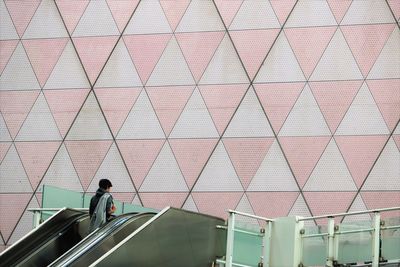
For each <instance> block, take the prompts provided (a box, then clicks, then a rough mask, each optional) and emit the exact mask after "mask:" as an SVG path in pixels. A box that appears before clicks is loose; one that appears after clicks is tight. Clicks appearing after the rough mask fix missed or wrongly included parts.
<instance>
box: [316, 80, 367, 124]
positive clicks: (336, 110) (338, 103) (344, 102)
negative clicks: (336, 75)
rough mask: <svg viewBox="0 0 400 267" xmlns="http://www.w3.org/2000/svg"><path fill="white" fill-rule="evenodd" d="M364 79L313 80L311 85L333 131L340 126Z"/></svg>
mask: <svg viewBox="0 0 400 267" xmlns="http://www.w3.org/2000/svg"><path fill="white" fill-rule="evenodd" d="M361 85H362V81H361V80H359V81H334V82H311V83H310V87H311V90H312V92H313V94H314V97H315V99H316V100H317V102H318V106H319V108H320V109H321V111H322V114H324V117H325V120H326V122H327V123H328V126H329V128H330V130H331V131H332V132H335V131H336V129H337V127H338V126H339V124H340V122H341V120H342V119H343V116H344V114H346V112H347V110H348V109H349V106H350V104H351V103H352V101H353V99H354V97H355V96H356V94H357V92H358V90H359V89H360V87H361Z"/></svg>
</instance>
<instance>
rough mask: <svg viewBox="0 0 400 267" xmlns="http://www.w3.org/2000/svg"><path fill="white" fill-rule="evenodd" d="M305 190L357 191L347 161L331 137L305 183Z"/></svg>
mask: <svg viewBox="0 0 400 267" xmlns="http://www.w3.org/2000/svg"><path fill="white" fill-rule="evenodd" d="M303 190H304V191H356V190H357V187H356V185H355V183H354V181H353V178H352V177H351V174H350V172H349V170H348V169H347V166H346V163H345V161H344V159H343V157H342V155H341V153H340V151H339V148H338V147H337V145H336V143H335V140H334V139H331V141H330V143H329V144H328V146H327V147H326V149H325V151H324V153H323V154H322V156H321V158H320V159H319V161H318V163H317V165H316V166H315V168H314V170H313V172H312V173H311V175H310V178H309V179H308V181H307V183H306V184H305V186H304V188H303Z"/></svg>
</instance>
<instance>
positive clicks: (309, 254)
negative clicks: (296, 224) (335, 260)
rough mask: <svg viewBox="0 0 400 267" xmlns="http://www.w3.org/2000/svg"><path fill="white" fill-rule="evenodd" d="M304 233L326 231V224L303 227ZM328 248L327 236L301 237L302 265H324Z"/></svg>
mask: <svg viewBox="0 0 400 267" xmlns="http://www.w3.org/2000/svg"><path fill="white" fill-rule="evenodd" d="M304 230H305V233H304V235H313V234H322V233H327V229H326V226H325V225H323V226H309V227H305V228H304ZM327 249H328V242H327V236H318V237H307V238H303V261H302V263H303V265H305V266H325V263H326V254H327Z"/></svg>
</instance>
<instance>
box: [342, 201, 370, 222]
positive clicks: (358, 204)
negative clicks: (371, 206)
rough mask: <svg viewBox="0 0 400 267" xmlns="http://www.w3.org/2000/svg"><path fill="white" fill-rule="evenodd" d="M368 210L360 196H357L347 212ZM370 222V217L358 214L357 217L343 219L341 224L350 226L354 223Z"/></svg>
mask: <svg viewBox="0 0 400 267" xmlns="http://www.w3.org/2000/svg"><path fill="white" fill-rule="evenodd" d="M364 210H368V209H367V206H366V205H365V203H364V201H363V199H362V197H361V195H360V194H358V195H357V197H356V199H355V200H354V202H353V204H351V207H350V209H349V211H348V212H355V211H364ZM368 221H371V216H370V215H369V214H359V215H353V216H345V217H344V219H343V224H349V223H350V224H351V223H354V222H359V223H360V222H366V223H367V222H368Z"/></svg>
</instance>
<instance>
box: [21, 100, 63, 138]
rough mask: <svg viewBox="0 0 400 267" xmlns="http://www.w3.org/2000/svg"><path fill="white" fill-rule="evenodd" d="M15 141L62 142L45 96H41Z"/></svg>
mask: <svg viewBox="0 0 400 267" xmlns="http://www.w3.org/2000/svg"><path fill="white" fill-rule="evenodd" d="M15 140H16V141H48V140H62V137H61V134H60V131H59V130H58V128H57V124H56V122H55V121H54V118H53V115H52V113H51V111H50V108H49V106H48V104H47V102H46V98H45V97H44V95H43V94H40V95H39V96H38V98H37V99H36V102H35V104H34V105H33V107H32V109H31V111H30V112H29V114H28V117H27V118H26V120H25V122H24V124H23V125H22V127H21V129H20V130H19V132H18V135H17V137H16V139H15Z"/></svg>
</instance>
